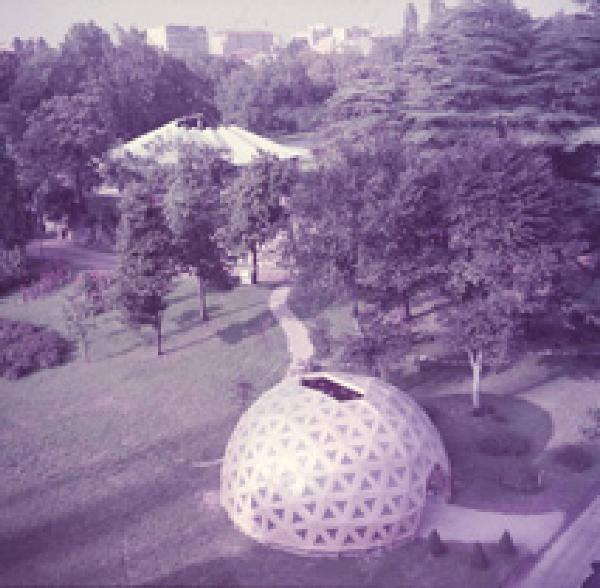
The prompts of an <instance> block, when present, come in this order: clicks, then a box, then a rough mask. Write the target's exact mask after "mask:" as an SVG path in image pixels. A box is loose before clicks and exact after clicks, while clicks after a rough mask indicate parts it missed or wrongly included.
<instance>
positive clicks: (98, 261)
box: [27, 239, 117, 270]
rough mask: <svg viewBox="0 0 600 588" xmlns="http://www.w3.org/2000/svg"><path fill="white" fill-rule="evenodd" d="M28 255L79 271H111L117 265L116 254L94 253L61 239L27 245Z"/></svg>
mask: <svg viewBox="0 0 600 588" xmlns="http://www.w3.org/2000/svg"><path fill="white" fill-rule="evenodd" d="M27 253H28V254H29V255H31V256H32V257H35V258H38V259H49V260H52V261H65V262H67V263H68V264H69V265H71V266H73V267H74V268H75V269H78V270H109V269H113V268H114V267H115V266H116V264H117V256H116V255H115V254H114V253H104V252H102V251H94V250H93V249H88V248H86V247H80V246H79V245H77V244H75V243H73V242H72V241H66V240H65V241H61V240H59V239H35V240H33V241H31V242H30V243H29V244H28V245H27Z"/></svg>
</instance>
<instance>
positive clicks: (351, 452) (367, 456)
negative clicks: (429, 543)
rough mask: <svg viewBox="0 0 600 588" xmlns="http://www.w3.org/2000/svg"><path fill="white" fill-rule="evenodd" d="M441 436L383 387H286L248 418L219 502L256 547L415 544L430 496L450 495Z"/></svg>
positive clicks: (328, 379)
mask: <svg viewBox="0 0 600 588" xmlns="http://www.w3.org/2000/svg"><path fill="white" fill-rule="evenodd" d="M449 480H450V466H449V462H448V457H447V455H446V452H445V450H444V447H443V444H442V441H441V439H440V436H439V434H438V432H437V430H436V429H435V427H434V426H433V424H432V423H431V421H430V420H429V418H428V417H427V415H426V414H425V413H424V412H423V410H422V409H421V408H420V407H419V406H418V404H416V402H414V401H413V400H412V399H411V398H410V397H409V396H408V395H406V394H404V393H403V392H400V391H399V390H397V389H396V388H394V387H392V386H390V385H388V384H386V383H384V382H383V381H381V380H379V379H376V378H371V377H366V376H356V375H351V374H343V375H342V374H329V373H328V374H325V373H313V374H306V375H304V376H296V377H290V378H287V379H284V380H283V381H282V382H280V383H279V384H278V385H276V386H275V387H274V388H272V389H271V390H269V391H267V392H266V393H265V394H263V395H262V396H261V397H260V398H259V399H258V400H257V401H256V402H254V404H252V406H250V408H249V409H248V410H247V411H246V412H245V413H244V415H243V416H242V417H241V419H240V420H239V422H238V424H237V426H236V428H235V430H234V431H233V433H232V435H231V437H230V439H229V443H228V445H227V449H226V451H225V456H224V459H223V464H222V469H221V504H222V506H223V507H224V508H225V509H226V511H227V513H228V514H229V516H230V518H231V519H232V521H233V522H234V523H235V525H236V526H237V527H239V528H240V529H241V530H242V531H243V532H244V533H245V534H247V535H249V536H250V537H252V538H254V539H256V540H257V541H259V542H261V543H265V544H269V545H272V546H275V547H280V548H283V549H287V550H291V551H294V552H300V553H306V554H313V553H315V554H316V553H322V554H337V553H340V552H351V551H357V550H363V549H370V548H372V547H377V546H383V545H389V544H392V543H395V542H398V541H400V540H403V539H409V538H412V537H413V536H414V533H415V531H416V529H417V526H418V524H419V520H420V516H421V512H422V509H423V507H424V505H425V502H426V500H427V495H428V493H431V492H433V491H434V490H435V491H439V493H441V494H443V495H444V498H446V499H447V498H448V497H449Z"/></svg>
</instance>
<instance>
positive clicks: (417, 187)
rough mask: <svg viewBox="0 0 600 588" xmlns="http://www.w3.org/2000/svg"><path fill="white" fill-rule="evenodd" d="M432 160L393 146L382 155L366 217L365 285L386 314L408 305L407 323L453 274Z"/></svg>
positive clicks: (361, 280) (362, 278) (366, 292)
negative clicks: (415, 307)
mask: <svg viewBox="0 0 600 588" xmlns="http://www.w3.org/2000/svg"><path fill="white" fill-rule="evenodd" d="M429 159H430V158H429V157H428V156H427V155H426V154H424V153H422V152H415V151H414V150H411V149H403V150H401V151H400V150H399V149H398V147H397V146H396V145H395V144H393V143H392V144H388V145H386V146H384V149H381V150H379V151H378V152H377V163H376V164H375V166H376V167H377V172H376V173H375V174H374V176H373V178H372V180H371V182H370V183H369V185H368V190H369V195H368V197H367V201H368V203H369V205H368V206H366V207H365V210H364V213H363V220H362V225H363V229H364V233H363V234H364V237H365V240H364V244H363V246H362V262H361V265H362V270H361V272H360V275H359V283H360V286H361V288H362V289H363V290H364V296H365V297H366V298H368V299H370V300H371V302H375V303H376V304H377V305H378V306H379V308H380V309H381V310H382V311H386V310H390V309H391V308H394V307H396V306H400V305H402V306H403V307H404V318H405V320H410V319H411V303H412V301H413V299H414V298H415V296H417V295H419V294H422V293H423V292H425V291H428V290H430V289H431V288H432V287H433V286H435V285H437V284H440V283H443V282H444V280H445V276H446V272H447V263H448V255H447V242H446V241H447V236H446V227H445V199H444V198H443V197H442V195H441V194H440V190H439V180H438V177H437V175H436V173H435V170H434V168H433V167H432V165H431V162H430V161H429ZM375 166H374V167H375Z"/></svg>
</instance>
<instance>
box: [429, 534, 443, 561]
mask: <svg viewBox="0 0 600 588" xmlns="http://www.w3.org/2000/svg"><path fill="white" fill-rule="evenodd" d="M427 547H428V548H429V553H431V555H433V556H434V557H439V556H440V555H444V553H446V550H447V548H446V545H445V544H444V543H443V542H442V540H441V539H440V534H439V533H438V531H437V529H432V531H431V533H429V537H427Z"/></svg>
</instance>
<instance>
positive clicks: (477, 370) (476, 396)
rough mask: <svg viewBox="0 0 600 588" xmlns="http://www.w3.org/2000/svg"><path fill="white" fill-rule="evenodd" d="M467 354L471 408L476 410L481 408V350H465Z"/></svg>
mask: <svg viewBox="0 0 600 588" xmlns="http://www.w3.org/2000/svg"><path fill="white" fill-rule="evenodd" d="M467 354H468V356H469V364H470V365H471V376H472V380H473V389H472V399H473V409H474V410H476V411H478V410H480V409H481V370H482V367H483V352H482V351H481V350H477V351H467Z"/></svg>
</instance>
